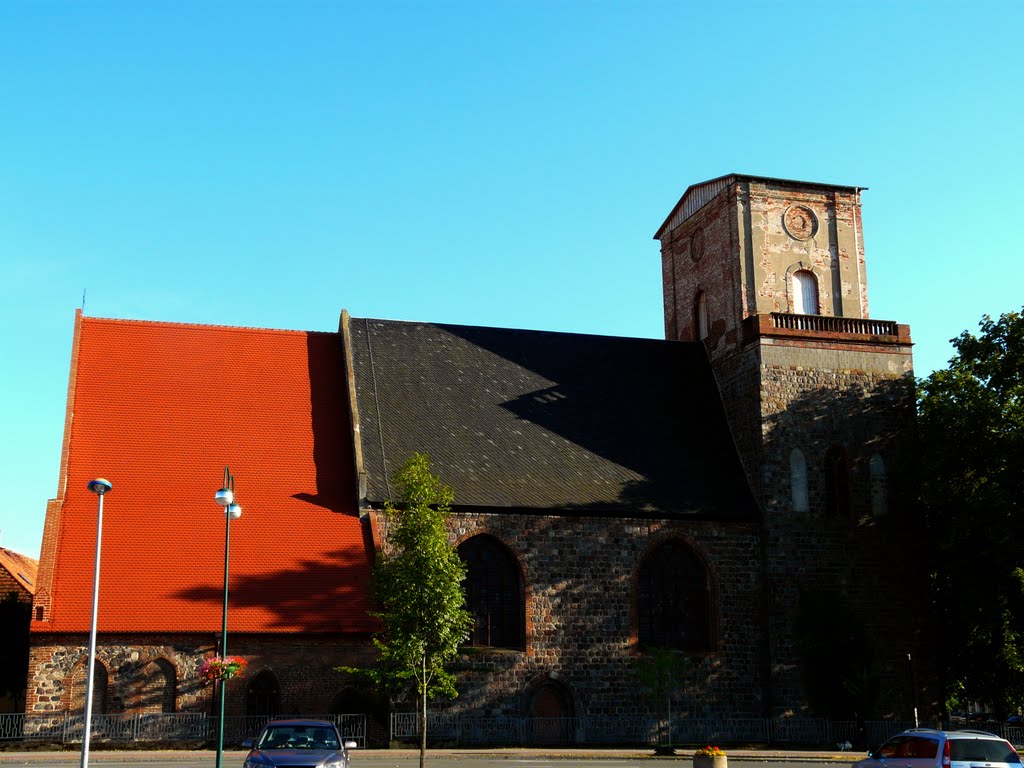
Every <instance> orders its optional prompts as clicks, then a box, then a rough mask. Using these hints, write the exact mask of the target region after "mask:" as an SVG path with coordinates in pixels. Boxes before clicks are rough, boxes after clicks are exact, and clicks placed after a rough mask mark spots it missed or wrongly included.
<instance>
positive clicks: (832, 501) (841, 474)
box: [824, 445, 851, 518]
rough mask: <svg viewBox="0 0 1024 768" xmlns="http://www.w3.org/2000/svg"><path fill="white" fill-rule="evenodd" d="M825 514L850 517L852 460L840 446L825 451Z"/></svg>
mask: <svg viewBox="0 0 1024 768" xmlns="http://www.w3.org/2000/svg"><path fill="white" fill-rule="evenodd" d="M824 469H825V512H826V514H828V515H829V516H831V517H843V518H846V517H850V513H851V503H850V460H849V458H847V456H846V451H844V450H843V449H842V448H841V447H840V446H838V445H834V446H832V447H831V448H829V449H828V450H827V451H825V461H824Z"/></svg>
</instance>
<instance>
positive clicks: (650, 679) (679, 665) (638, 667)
mask: <svg viewBox="0 0 1024 768" xmlns="http://www.w3.org/2000/svg"><path fill="white" fill-rule="evenodd" d="M689 668H690V664H689V661H688V660H687V659H686V657H684V656H683V655H682V654H680V653H677V652H676V651H673V650H671V649H669V648H647V649H645V650H644V655H643V656H641V657H640V658H639V659H638V660H637V661H636V662H635V664H634V665H633V674H634V676H635V677H636V680H637V682H638V683H639V684H640V687H641V688H643V689H644V690H645V691H646V692H647V694H648V696H650V698H651V701H652V702H653V703H654V706H655V707H660V706H661V705H662V704H664V705H665V722H666V723H667V724H668V725H667V737H668V738H667V744H666V746H667V748H668V751H671V750H672V695H673V694H674V693H675V692H676V691H678V690H679V689H680V688H682V687H683V684H684V682H685V680H686V673H687V671H688V670H689ZM659 741H660V737H659Z"/></svg>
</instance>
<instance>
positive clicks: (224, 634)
mask: <svg viewBox="0 0 1024 768" xmlns="http://www.w3.org/2000/svg"><path fill="white" fill-rule="evenodd" d="M213 499H214V501H216V502H217V504H218V505H220V506H222V507H224V611H223V613H222V614H221V625H220V658H221V661H223V660H224V659H225V658H227V655H228V562H229V558H230V554H231V521H232V520H237V519H238V518H240V517H241V516H242V508H241V507H240V506H238V505H237V504H235V478H234V476H233V475H232V474H231V472H230V471H229V470H228V468H227V467H224V485H223V486H222V487H221V489H220V490H219V491H217V493H215V494H214V496H213ZM226 682H227V681H225V680H218V681H217V684H218V685H219V686H220V715H219V723H218V726H217V768H221V766H222V764H223V761H224V696H225V694H226V692H227V685H226Z"/></svg>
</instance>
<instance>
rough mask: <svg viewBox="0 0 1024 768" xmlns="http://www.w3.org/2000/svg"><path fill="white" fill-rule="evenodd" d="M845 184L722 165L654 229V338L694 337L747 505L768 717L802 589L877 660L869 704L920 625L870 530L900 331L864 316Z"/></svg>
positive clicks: (900, 575) (888, 685)
mask: <svg viewBox="0 0 1024 768" xmlns="http://www.w3.org/2000/svg"><path fill="white" fill-rule="evenodd" d="M861 191H862V189H861V188H858V187H843V186H833V185H824V184H815V183H805V182H794V181H786V180H780V179H766V178H761V177H752V176H740V175H731V176H725V177H722V178H719V179H714V180H711V181H708V182H705V183H703V184H698V185H694V186H693V187H690V188H689V189H688V190H687V191H686V193H685V194H684V195H683V197H682V199H681V200H680V201H679V203H678V204H677V205H676V207H675V208H674V209H673V211H672V213H671V214H670V215H669V217H668V218H667V219H666V221H665V223H664V224H663V225H662V227H661V228H660V229H659V230H658V232H657V234H656V235H655V237H656V239H658V240H660V242H661V256H662V276H663V286H664V300H665V333H666V338H668V339H677V340H682V341H697V340H699V341H703V343H704V345H705V347H706V348H707V351H708V355H709V357H710V359H711V361H712V366H713V368H714V370H715V374H716V377H717V379H718V383H719V389H720V392H721V395H722V399H723V401H724V403H725V407H726V412H727V415H728V418H729V420H730V426H731V429H732V431H733V436H734V439H735V441H736V445H737V448H738V450H739V453H740V455H741V458H742V460H743V464H744V467H745V470H746V473H747V476H748V479H749V482H750V485H751V488H752V489H753V491H754V494H755V496H756V498H757V499H758V502H759V504H760V506H761V510H762V514H763V529H762V536H763V546H764V553H765V554H764V560H763V563H762V568H763V571H764V573H763V577H764V584H765V590H766V595H765V600H764V606H765V612H766V615H765V617H764V621H765V622H766V626H767V629H768V634H769V638H770V642H769V647H768V651H767V654H768V658H766V660H765V661H766V666H767V668H768V670H769V673H768V680H769V683H768V685H769V694H768V696H767V699H768V700H769V702H770V709H771V714H773V715H778V714H785V713H787V712H799V711H800V710H801V708H802V707H804V706H805V702H806V696H805V692H804V690H803V686H802V684H801V680H800V670H799V664H798V659H797V655H796V651H795V648H794V645H793V632H792V627H793V620H794V617H795V616H796V615H797V612H798V610H799V605H800V599H801V598H800V596H801V594H802V593H807V592H810V591H814V590H828V591H831V592H834V593H835V594H838V595H841V597H842V599H843V601H844V602H845V604H846V605H847V606H848V607H849V608H850V610H851V611H852V612H853V613H854V614H855V615H856V616H857V617H858V618H859V619H860V620H861V621H862V622H863V625H864V627H865V628H866V630H867V631H868V633H869V635H870V636H871V638H872V642H873V643H874V644H875V645H876V657H877V660H878V662H879V664H880V666H881V668H882V669H886V670H889V671H890V672H891V673H892V674H890V675H888V676H885V675H883V680H888V682H883V686H882V691H881V696H880V697H879V700H878V705H877V706H878V708H879V713H880V714H890V715H894V716H901V715H907V714H908V713H909V712H910V711H911V708H912V705H911V703H910V702H911V699H912V698H915V694H914V693H913V692H912V691H911V690H910V688H909V686H908V685H907V684H905V682H904V681H905V679H906V675H905V666H904V665H903V660H905V658H906V654H907V653H913V652H915V651H917V650H918V646H919V645H920V643H921V638H920V636H919V633H920V631H921V628H922V626H923V624H922V622H921V620H920V617H919V616H918V613H917V609H916V608H915V605H917V603H916V602H915V600H914V598H913V590H914V588H915V582H914V579H913V576H912V574H909V573H904V566H903V563H902V561H901V559H900V558H899V555H898V553H897V552H895V550H894V547H896V546H897V543H895V542H892V541H891V540H889V538H888V537H887V536H886V535H885V529H886V521H887V520H891V519H892V518H891V515H892V514H893V513H894V511H893V510H892V509H891V506H892V503H891V499H890V496H891V495H892V494H891V493H890V490H891V485H892V480H893V478H892V476H891V475H892V471H893V462H894V451H895V440H896V438H897V436H898V435H899V434H900V432H901V431H902V430H903V429H904V428H905V427H906V426H907V424H908V423H909V420H910V419H911V418H912V415H913V358H912V353H911V341H910V332H909V328H908V327H907V326H905V325H900V324H898V323H896V322H893V321H881V320H874V319H872V318H870V316H869V313H868V291H867V281H866V268H865V267H866V265H865V258H864V245H863V244H864V238H863V231H862V224H861V202H860V197H861ZM894 584H898V585H899V591H898V592H897V593H894V589H893V585H894ZM887 594H892V597H891V598H885V599H880V596H883V595H887ZM921 655H922V654H920V653H919V654H918V656H919V657H920V656H921ZM921 677H922V679H924V678H925V677H926V675H921ZM892 681H896V682H892ZM916 698H917V699H918V700H920V701H923V700H924V699H923V698H921V695H917V697H916ZM925 698H926V697H925Z"/></svg>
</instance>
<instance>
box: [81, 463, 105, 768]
mask: <svg viewBox="0 0 1024 768" xmlns="http://www.w3.org/2000/svg"><path fill="white" fill-rule="evenodd" d="M111 488H113V486H112V485H111V484H110V481H109V480H104V479H103V478H102V477H101V478H98V479H96V480H90V481H89V490H90V491H92V492H93V493H95V494H96V495H97V496H98V497H99V499H98V503H99V510H98V512H97V513H96V565H95V570H94V571H93V577H92V624H91V626H90V628H89V665H88V672H87V673H86V674H87V675H88V677H86V680H85V731H84V733H83V735H82V763H81V765H82V768H87V767H88V765H89V737H90V736H91V735H92V697H93V686H94V685H95V675H96V617H97V615H98V614H99V607H100V543H101V542H102V540H103V495H104V494H105V493H107V491H109V490H110V489H111Z"/></svg>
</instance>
